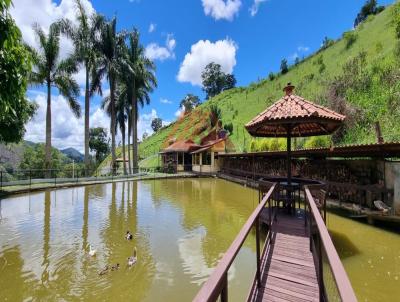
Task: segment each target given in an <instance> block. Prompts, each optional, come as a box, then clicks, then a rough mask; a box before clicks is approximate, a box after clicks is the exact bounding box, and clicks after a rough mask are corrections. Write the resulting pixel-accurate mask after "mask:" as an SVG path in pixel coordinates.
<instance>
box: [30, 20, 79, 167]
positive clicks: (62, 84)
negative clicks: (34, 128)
mask: <svg viewBox="0 0 400 302" xmlns="http://www.w3.org/2000/svg"><path fill="white" fill-rule="evenodd" d="M33 29H34V31H35V33H36V35H37V37H38V39H39V47H40V49H39V51H36V50H35V49H33V48H31V47H29V49H30V51H31V54H32V61H33V65H34V68H33V71H32V73H31V75H30V78H29V81H30V83H31V84H33V85H46V87H47V111H46V148H45V151H46V155H45V169H50V168H51V87H56V88H57V89H58V90H59V92H60V94H61V95H63V96H64V97H65V98H66V99H67V101H68V104H69V106H70V107H71V110H72V112H73V113H74V115H75V116H76V117H80V115H81V107H80V105H79V103H78V102H77V97H78V96H79V86H78V84H77V83H76V81H75V80H74V79H73V78H72V74H74V73H75V72H77V66H76V64H75V60H74V58H73V57H69V58H67V59H64V60H60V58H59V55H60V28H59V24H56V23H53V24H52V25H50V28H49V33H48V34H47V35H46V34H45V32H44V31H43V30H42V29H41V28H40V27H39V26H38V25H34V26H33ZM47 174H48V173H47Z"/></svg>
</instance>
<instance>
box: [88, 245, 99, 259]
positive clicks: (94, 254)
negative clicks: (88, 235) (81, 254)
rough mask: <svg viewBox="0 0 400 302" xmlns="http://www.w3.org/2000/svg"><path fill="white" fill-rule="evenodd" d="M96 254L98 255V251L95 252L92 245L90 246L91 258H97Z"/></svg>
mask: <svg viewBox="0 0 400 302" xmlns="http://www.w3.org/2000/svg"><path fill="white" fill-rule="evenodd" d="M96 253H97V250H94V249H93V248H92V245H91V244H89V256H91V257H94V256H96Z"/></svg>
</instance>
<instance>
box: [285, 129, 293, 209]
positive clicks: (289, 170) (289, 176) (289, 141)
mask: <svg viewBox="0 0 400 302" xmlns="http://www.w3.org/2000/svg"><path fill="white" fill-rule="evenodd" d="M286 129H287V137H286V147H287V160H286V161H287V162H286V164H287V187H286V200H287V207H288V211H289V212H292V187H291V185H292V125H288V126H287V128H286Z"/></svg>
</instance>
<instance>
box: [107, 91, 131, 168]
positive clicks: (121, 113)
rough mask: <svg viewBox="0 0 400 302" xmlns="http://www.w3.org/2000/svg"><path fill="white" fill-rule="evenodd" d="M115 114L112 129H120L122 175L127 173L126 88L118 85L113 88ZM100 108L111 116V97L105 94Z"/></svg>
mask: <svg viewBox="0 0 400 302" xmlns="http://www.w3.org/2000/svg"><path fill="white" fill-rule="evenodd" d="M115 100H116V103H115V115H116V123H115V129H114V131H115V132H116V131H117V127H119V130H120V131H121V136H122V158H123V168H124V175H127V169H126V161H125V158H126V153H125V136H126V122H127V120H128V115H127V110H126V108H127V102H126V100H127V98H126V90H125V89H124V88H123V87H122V86H121V85H118V86H117V89H116V90H115ZM101 107H102V109H104V110H105V111H106V112H107V114H108V115H109V116H111V97H110V96H107V97H105V98H104V99H103V102H102V104H101Z"/></svg>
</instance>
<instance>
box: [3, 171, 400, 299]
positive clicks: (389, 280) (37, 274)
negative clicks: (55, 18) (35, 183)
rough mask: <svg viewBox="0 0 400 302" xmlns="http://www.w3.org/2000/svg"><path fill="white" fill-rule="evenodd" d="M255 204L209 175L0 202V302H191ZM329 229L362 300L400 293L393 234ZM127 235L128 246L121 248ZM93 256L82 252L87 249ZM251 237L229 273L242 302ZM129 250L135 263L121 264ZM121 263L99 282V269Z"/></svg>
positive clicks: (250, 193) (336, 220) (248, 193)
mask: <svg viewBox="0 0 400 302" xmlns="http://www.w3.org/2000/svg"><path fill="white" fill-rule="evenodd" d="M257 203H258V194H257V192H256V191H254V190H251V189H249V188H245V187H242V186H240V185H237V184H233V183H230V182H227V181H224V180H219V179H214V178H207V179H205V178H195V179H165V180H154V181H138V182H120V183H113V184H101V185H92V186H86V187H77V188H69V189H58V190H55V191H47V192H40V193H32V194H29V195H19V196H14V197H10V198H7V199H3V200H2V201H1V204H0V205H1V210H0V215H1V216H0V300H2V301H3V300H8V301H22V300H40V301H43V300H47V301H54V300H66V301H78V300H85V301H110V300H112V301H126V300H129V301H191V299H192V298H193V297H194V296H195V295H196V293H197V291H198V290H199V288H200V286H201V284H202V283H203V282H204V281H205V280H206V279H207V277H208V276H209V275H210V273H211V272H212V270H213V267H215V265H216V264H217V262H218V260H219V259H220V258H221V256H222V253H224V252H225V251H226V250H227V248H228V247H229V245H230V244H231V242H232V240H233V239H234V238H235V236H236V235H237V233H238V232H239V230H240V229H241V227H242V226H243V224H244V223H245V221H246V219H247V218H248V216H249V215H250V213H251V212H252V211H253V209H254V208H255V207H256V205H257ZM328 227H329V230H330V232H331V234H332V236H333V239H334V243H335V245H336V246H337V248H338V251H339V254H340V256H341V258H342V260H343V264H344V266H345V268H346V270H347V272H348V274H349V277H350V279H351V281H352V284H353V286H354V288H355V291H356V294H357V297H358V299H359V300H360V301H393V298H394V297H396V296H397V297H398V296H399V295H400V280H399V279H400V235H398V234H395V233H392V232H388V231H385V230H381V229H378V228H374V227H371V226H368V225H366V224H362V223H358V222H355V221H353V220H349V219H346V218H343V217H340V216H337V215H334V214H329V216H328ZM127 230H130V231H131V233H132V234H133V240H132V241H127V240H126V239H125V238H124V235H125V233H126V231H127ZM89 243H90V244H91V245H92V246H93V248H94V249H96V250H97V254H96V256H95V257H90V256H89V255H88V251H89V248H88V244H89ZM254 246H255V238H254V234H253V233H250V235H249V238H248V240H247V241H246V243H245V245H244V248H243V249H242V251H241V252H240V253H239V255H238V258H237V260H236V261H235V262H234V264H233V266H232V268H231V269H230V272H229V280H230V281H229V283H230V288H229V293H230V300H232V301H243V300H244V299H245V297H246V296H247V293H248V289H249V286H250V283H251V279H252V277H253V276H254V271H255V248H254ZM134 247H136V248H137V252H138V262H137V263H136V265H135V266H133V267H132V268H129V267H127V258H128V257H129V256H131V255H132V254H133V249H134ZM116 263H119V264H120V268H119V269H118V270H115V271H111V270H108V271H107V273H106V274H104V275H99V274H98V273H99V271H101V270H102V269H103V268H104V267H105V266H106V265H110V266H112V265H115V264H116Z"/></svg>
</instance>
